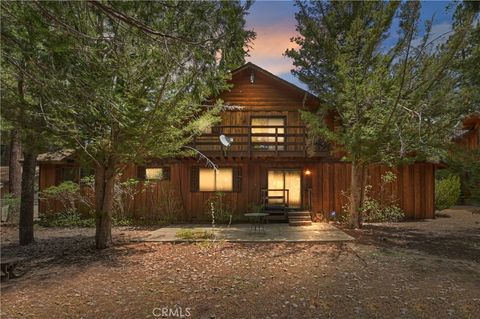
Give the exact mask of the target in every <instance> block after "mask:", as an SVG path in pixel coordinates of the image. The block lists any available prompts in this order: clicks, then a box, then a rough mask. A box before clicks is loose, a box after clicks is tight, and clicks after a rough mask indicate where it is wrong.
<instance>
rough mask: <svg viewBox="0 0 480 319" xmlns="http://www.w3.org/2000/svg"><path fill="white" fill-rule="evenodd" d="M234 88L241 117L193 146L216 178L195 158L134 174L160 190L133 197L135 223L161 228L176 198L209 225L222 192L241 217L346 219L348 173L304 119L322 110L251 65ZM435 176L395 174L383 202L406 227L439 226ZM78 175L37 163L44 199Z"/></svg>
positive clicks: (421, 167)
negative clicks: (153, 222) (393, 204)
mask: <svg viewBox="0 0 480 319" xmlns="http://www.w3.org/2000/svg"><path fill="white" fill-rule="evenodd" d="M231 82H232V84H233V87H232V88H231V90H229V91H227V92H224V93H223V94H221V96H220V97H219V98H221V99H222V100H223V101H224V102H225V104H228V105H232V106H236V107H235V108H232V109H231V110H229V111H225V112H223V114H222V115H221V117H222V120H221V123H220V125H218V126H215V127H212V128H211V130H209V131H208V132H205V134H203V135H202V136H200V137H198V138H196V139H195V141H194V142H193V145H192V146H193V147H194V148H196V149H197V150H199V151H201V152H202V153H203V154H205V155H206V156H207V157H208V158H210V159H211V160H212V161H213V162H214V163H216V164H217V165H218V167H219V169H218V171H215V170H213V169H212V168H209V167H206V165H205V162H204V161H202V160H201V159H199V158H197V157H195V158H193V157H192V158H172V159H166V160H159V161H156V162H152V163H150V164H149V165H147V166H144V167H135V166H134V165H130V166H128V167H127V169H126V170H125V172H124V173H123V176H122V178H130V177H137V178H140V179H148V180H151V181H152V180H153V181H155V187H154V188H152V189H151V190H149V191H146V192H141V193H139V194H137V195H136V197H135V199H134V201H133V203H132V205H131V208H130V210H129V213H130V214H131V216H132V217H135V218H153V219H155V218H161V215H162V214H164V212H163V211H162V207H163V206H164V203H163V201H165V198H168V199H169V200H172V198H176V199H177V202H178V203H179V206H180V209H179V211H178V213H177V218H176V220H178V221H190V222H195V221H202V220H208V215H207V214H208V211H209V207H207V206H208V204H207V203H208V201H209V199H210V198H211V196H212V195H214V194H215V193H216V192H222V193H223V194H224V196H223V200H225V201H227V202H228V207H229V208H230V209H231V211H232V212H233V213H234V216H236V217H241V216H243V214H244V213H246V212H248V211H250V210H252V209H254V208H252V207H254V206H256V207H258V206H262V207H263V208H264V209H267V210H270V213H271V218H277V219H283V220H288V219H290V221H291V222H292V223H293V224H308V223H309V222H310V218H311V217H324V216H328V215H329V214H330V212H332V211H336V212H341V211H342V207H343V206H344V205H345V203H346V201H345V199H346V198H345V196H344V192H346V191H347V190H348V188H349V184H350V178H351V176H350V167H349V165H350V164H349V163H346V162H343V161H341V159H340V156H341V154H338V153H335V152H334V151H333V149H332V148H331V147H330V146H329V145H328V144H327V143H325V142H323V141H311V140H309V139H308V138H307V134H306V128H305V125H304V123H302V121H301V118H300V112H299V110H311V111H314V110H316V109H317V108H318V107H322V105H321V101H320V100H319V99H318V98H317V97H316V96H314V95H312V94H310V93H309V92H307V91H305V90H303V89H301V88H299V87H297V86H295V85H293V84H291V83H289V82H287V81H285V80H282V79H281V78H279V77H277V76H275V75H273V74H271V73H270V72H268V71H266V70H264V69H262V68H260V67H258V66H256V65H254V64H252V63H247V64H245V65H244V66H242V67H240V68H238V69H237V70H235V71H233V73H232V80H231ZM327 121H329V120H327ZM330 122H331V123H330ZM330 122H329V123H328V125H329V126H330V127H332V129H333V122H332V121H330ZM221 135H225V136H226V137H228V138H231V139H233V142H232V143H231V146H230V147H228V148H227V147H224V146H223V145H222V144H221V143H220V141H219V136H221ZM387 170H389V168H387V167H383V166H372V167H370V168H368V172H367V183H368V184H370V185H372V186H373V187H374V188H376V187H378V185H379V184H380V180H381V176H382V174H384V173H385V172H386V171H387ZM434 170H435V165H434V164H431V163H415V164H413V165H409V166H401V167H397V168H395V169H394V171H395V173H396V174H397V180H396V181H395V182H394V183H392V184H391V185H388V187H387V189H386V192H387V193H388V194H390V195H394V196H396V197H397V198H398V205H399V206H400V207H401V208H402V209H403V210H404V211H405V212H406V214H407V218H409V219H423V218H433V217H434V175H435V174H434ZM80 175H81V169H80V168H79V167H78V164H76V163H75V161H74V160H72V159H71V158H70V157H65V158H64V159H59V158H56V159H55V161H51V160H41V161H40V189H45V188H46V187H48V186H51V185H54V184H58V183H59V182H61V181H63V180H66V179H71V180H78V178H79V176H80ZM47 204H48V203H45V202H43V203H41V205H40V211H41V212H42V213H46V212H47V211H48V210H49V207H47V206H48V205H47ZM54 208H55V207H54ZM50 209H51V207H50ZM57 209H58V207H57Z"/></svg>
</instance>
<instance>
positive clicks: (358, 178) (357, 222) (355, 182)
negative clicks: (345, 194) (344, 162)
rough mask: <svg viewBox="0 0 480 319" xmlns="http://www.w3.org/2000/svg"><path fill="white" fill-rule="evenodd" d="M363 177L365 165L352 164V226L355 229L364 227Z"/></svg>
mask: <svg viewBox="0 0 480 319" xmlns="http://www.w3.org/2000/svg"><path fill="white" fill-rule="evenodd" d="M363 177H364V167H363V165H359V164H358V163H357V162H355V161H354V162H352V179H351V181H350V189H351V190H350V218H351V219H350V226H351V227H352V228H355V229H358V228H361V227H362V214H361V212H360V207H361V205H362V201H363V196H364V194H363V193H364V190H363V179H364V178H363Z"/></svg>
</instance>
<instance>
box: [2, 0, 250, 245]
mask: <svg viewBox="0 0 480 319" xmlns="http://www.w3.org/2000/svg"><path fill="white" fill-rule="evenodd" d="M15 5H18V4H11V3H8V4H4V6H5V7H11V6H15ZM21 6H28V7H30V9H31V10H33V11H34V13H35V14H38V15H39V16H40V17H41V19H40V22H39V23H40V24H41V25H42V27H45V28H48V30H49V34H48V37H49V38H48V41H47V39H45V41H44V46H43V47H42V49H43V50H44V51H45V53H46V56H47V58H46V59H45V60H46V62H45V63H41V64H39V65H37V69H36V71H35V72H36V73H35V74H34V76H35V78H36V79H37V81H39V82H40V83H41V84H42V91H41V94H40V96H41V100H42V103H44V105H48V106H49V108H48V109H47V110H44V111H42V113H41V114H42V118H43V119H44V120H45V122H46V125H47V126H48V128H49V129H50V130H51V131H52V132H53V133H54V134H55V135H56V136H59V137H61V138H62V142H63V144H64V145H65V146H68V147H73V148H75V149H77V150H78V151H79V154H81V155H82V156H81V157H82V161H83V162H85V163H90V164H91V165H92V166H93V167H95V198H96V200H95V202H96V213H95V215H96V246H97V248H99V249H102V248H105V247H108V246H110V245H111V242H112V238H111V219H112V205H113V187H114V183H115V177H116V176H117V175H118V173H119V171H120V169H121V167H122V165H123V164H125V163H129V162H134V163H142V162H144V161H146V160H148V159H149V158H152V157H155V158H162V157H171V156H181V155H182V154H185V149H184V148H183V147H184V145H186V144H187V143H189V142H190V141H191V139H192V138H193V137H194V136H195V135H198V134H200V133H201V132H202V131H203V130H204V129H205V128H207V127H208V126H210V125H211V124H212V123H213V122H215V121H216V120H217V119H218V112H219V110H220V105H221V101H210V100H209V98H210V97H211V96H216V95H218V93H219V92H221V91H222V90H225V89H226V88H228V86H227V83H226V80H227V79H228V77H229V73H228V71H229V69H231V68H234V67H236V66H238V65H240V64H242V63H243V62H244V57H245V55H246V53H247V51H246V47H247V44H248V42H249V41H250V39H252V37H253V36H254V33H253V32H251V31H248V30H245V29H244V26H245V21H244V16H245V14H246V11H247V10H248V8H249V6H250V2H246V3H240V2H170V1H161V2H98V1H88V2H35V3H24V4H21ZM15 22H17V25H20V26H22V27H23V26H24V25H23V24H22V23H21V21H15ZM15 22H12V23H15ZM45 36H46V35H45ZM12 45H13V44H12Z"/></svg>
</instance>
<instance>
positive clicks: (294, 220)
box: [288, 211, 312, 226]
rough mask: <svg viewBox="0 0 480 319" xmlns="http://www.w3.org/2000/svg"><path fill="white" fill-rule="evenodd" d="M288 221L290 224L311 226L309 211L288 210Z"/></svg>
mask: <svg viewBox="0 0 480 319" xmlns="http://www.w3.org/2000/svg"><path fill="white" fill-rule="evenodd" d="M288 223H289V225H290V226H311V225H312V217H311V215H310V212H309V211H290V212H288Z"/></svg>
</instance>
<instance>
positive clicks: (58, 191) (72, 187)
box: [40, 181, 81, 212]
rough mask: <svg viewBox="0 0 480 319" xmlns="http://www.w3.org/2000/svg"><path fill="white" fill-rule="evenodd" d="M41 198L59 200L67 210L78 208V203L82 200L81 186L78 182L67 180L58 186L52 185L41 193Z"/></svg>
mask: <svg viewBox="0 0 480 319" xmlns="http://www.w3.org/2000/svg"><path fill="white" fill-rule="evenodd" d="M40 198H42V199H45V200H47V203H48V201H49V200H58V201H60V202H61V203H62V206H63V209H64V210H65V211H68V212H71V211H74V210H75V208H76V203H77V202H78V201H79V200H81V195H80V186H79V185H78V184H77V183H74V182H71V181H66V182H63V183H61V184H59V185H57V186H50V187H48V188H46V189H45V190H43V191H42V192H41V193H40Z"/></svg>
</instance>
